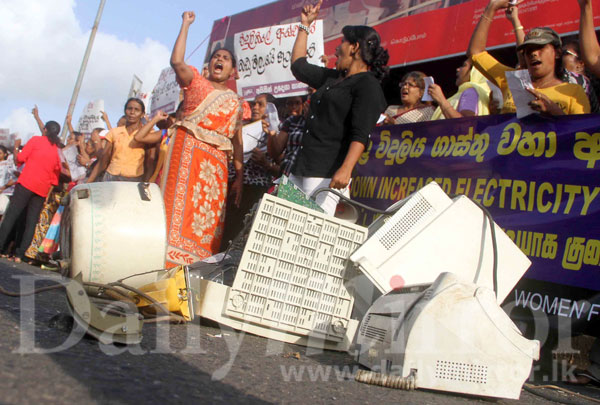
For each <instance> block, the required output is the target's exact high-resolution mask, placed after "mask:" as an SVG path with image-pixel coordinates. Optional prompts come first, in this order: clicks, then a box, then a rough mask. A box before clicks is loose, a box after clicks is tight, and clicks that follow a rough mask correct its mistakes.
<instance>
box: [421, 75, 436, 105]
mask: <svg viewBox="0 0 600 405" xmlns="http://www.w3.org/2000/svg"><path fill="white" fill-rule="evenodd" d="M423 81H424V82H425V89H424V90H423V97H421V101H433V99H432V98H431V96H430V95H429V86H431V85H432V84H434V83H435V82H434V80H433V77H431V76H426V77H424V78H423Z"/></svg>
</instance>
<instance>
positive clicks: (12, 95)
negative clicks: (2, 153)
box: [0, 0, 272, 139]
mask: <svg viewBox="0 0 600 405" xmlns="http://www.w3.org/2000/svg"><path fill="white" fill-rule="evenodd" d="M271 2H272V1H269V0H244V1H241V0H228V1H204V0H202V1H200V0H169V1H164V0H163V1H159V0H106V5H105V7H104V12H103V15H102V20H101V23H100V26H99V30H98V35H97V36H96V40H95V42H94V48H93V51H92V54H91V55H90V60H89V63H88V68H87V70H86V76H85V77H84V80H83V85H82V88H81V92H80V95H79V98H78V103H77V104H76V106H75V111H74V113H73V125H74V126H75V127H76V124H77V121H78V118H79V115H80V113H81V111H82V109H83V106H84V105H85V104H86V103H87V102H88V101H91V100H95V99H103V100H104V102H105V109H106V111H107V112H108V114H109V117H110V119H111V121H112V122H113V124H114V123H115V122H116V121H117V120H118V118H119V117H120V115H121V111H122V107H123V106H122V105H123V103H124V102H125V99H126V97H127V92H128V90H129V86H130V84H131V79H132V77H133V75H134V74H136V75H137V76H139V77H140V78H141V79H142V80H143V81H144V85H143V90H144V91H150V90H151V89H152V88H153V87H154V85H155V83H156V80H157V78H158V74H159V73H160V70H161V69H162V68H164V67H167V66H168V64H169V56H170V52H171V48H172V46H173V43H174V41H175V38H176V37H177V33H178V32H179V27H180V24H181V14H182V12H183V11H186V10H193V11H195V12H196V21H195V23H194V25H193V26H192V27H191V29H190V35H189V37H188V47H187V49H188V54H189V52H191V51H192V50H193V49H194V48H196V46H198V45H199V44H200V42H201V41H202V40H203V39H204V38H205V37H206V36H207V35H209V34H210V31H211V29H212V25H213V22H214V21H215V20H217V19H221V18H223V17H225V16H228V15H233V14H237V13H240V12H243V11H245V10H248V9H251V8H254V7H258V6H261V5H264V4H268V3H271ZM99 4H100V0H85V1H84V0H77V1H75V0H52V1H48V0H27V1H25V2H24V1H22V0H3V1H1V2H0V26H2V27H3V30H1V31H0V49H3V53H4V55H3V63H2V65H3V68H2V69H0V94H2V97H1V98H0V128H9V129H10V130H11V132H17V133H18V134H19V135H20V137H21V138H24V139H27V138H29V136H31V135H32V134H37V133H38V131H37V126H36V124H35V121H34V120H33V117H32V116H31V109H32V107H33V106H34V104H37V106H38V108H39V111H40V116H41V118H42V120H44V121H47V120H50V119H53V120H56V121H58V122H59V123H60V124H61V125H62V123H63V121H64V117H65V114H66V111H67V107H68V104H69V101H70V98H71V93H72V92H73V86H74V84H75V80H76V78H77V72H78V70H79V66H80V65H81V60H82V58H83V54H84V51H85V47H86V45H87V41H88V38H89V33H90V30H91V28H92V26H93V23H94V19H95V17H96V13H97V11H98V6H99ZM205 52H206V43H205V44H204V45H203V46H202V47H201V48H200V49H198V51H196V53H195V54H194V55H193V56H192V57H191V58H190V59H188V62H189V63H190V64H193V65H196V66H201V65H202V62H203V60H204V56H205Z"/></svg>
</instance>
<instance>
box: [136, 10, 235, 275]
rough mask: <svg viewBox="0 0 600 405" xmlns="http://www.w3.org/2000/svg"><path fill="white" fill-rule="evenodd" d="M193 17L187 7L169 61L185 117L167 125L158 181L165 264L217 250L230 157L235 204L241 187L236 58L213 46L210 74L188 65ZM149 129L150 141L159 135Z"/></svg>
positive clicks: (192, 259) (187, 260)
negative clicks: (233, 80) (231, 83)
mask: <svg viewBox="0 0 600 405" xmlns="http://www.w3.org/2000/svg"><path fill="white" fill-rule="evenodd" d="M194 19H195V14H194V12H192V11H186V12H184V13H183V15H182V23H181V30H180V31H179V36H178V37H177V41H176V42H175V46H174V47H173V53H172V55H171V66H172V67H173V70H175V74H176V77H177V83H179V86H181V88H182V89H183V116H184V118H183V119H182V120H180V121H177V122H175V124H174V125H173V126H172V127H171V129H170V130H169V135H170V136H169V137H168V139H169V140H168V149H167V155H166V158H165V159H164V165H163V168H162V177H161V181H160V186H161V190H162V193H163V199H164V202H165V210H166V215H167V245H168V246H167V259H166V266H167V268H168V267H173V266H176V265H179V264H191V263H194V262H196V261H199V260H202V259H204V258H206V257H209V256H212V255H213V254H214V253H217V252H218V249H219V245H220V243H221V236H222V234H223V224H224V219H225V216H224V210H225V197H226V195H227V162H228V159H231V158H233V161H234V166H235V171H236V178H235V181H234V183H233V184H232V186H231V190H229V192H230V193H235V197H236V203H237V204H239V201H240V199H241V190H242V180H243V148H242V135H241V124H242V102H241V101H240V99H239V97H238V95H237V94H236V93H234V92H233V91H231V90H230V89H228V88H227V86H226V82H227V80H228V79H229V78H230V77H231V76H233V75H234V74H235V59H234V56H233V54H232V53H231V52H230V51H228V50H226V49H220V50H217V51H215V52H214V53H213V55H212V56H211V58H210V61H209V64H208V78H204V77H202V75H201V74H200V73H199V72H198V70H197V69H196V68H194V67H193V66H189V65H187V64H186V63H185V61H184V55H185V47H186V41H187V34H188V30H189V27H190V25H191V24H192V23H193V22H194ZM144 132H146V131H144ZM148 132H149V131H148ZM150 135H152V134H150V133H149V134H148V136H149V138H148V139H144V140H145V141H146V142H148V143H153V142H157V141H158V139H151V138H152V137H151V136H150ZM139 138H141V137H138V139H139ZM165 141H166V140H165Z"/></svg>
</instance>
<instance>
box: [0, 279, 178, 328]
mask: <svg viewBox="0 0 600 405" xmlns="http://www.w3.org/2000/svg"><path fill="white" fill-rule="evenodd" d="M83 285H84V286H91V287H95V288H104V289H107V290H110V291H112V292H114V293H115V294H116V295H118V297H120V298H122V299H118V301H121V300H123V299H124V300H127V301H129V302H132V303H133V301H132V300H131V298H130V297H127V296H125V295H123V294H122V293H121V292H120V291H119V289H118V288H116V287H120V288H122V289H124V290H128V291H132V292H134V293H135V294H138V295H139V296H141V297H143V298H144V299H146V300H148V301H149V302H150V303H151V305H152V306H156V307H157V308H158V309H159V310H160V311H161V312H162V313H163V316H160V317H157V318H161V320H169V321H173V322H178V323H184V322H185V318H184V317H182V316H179V315H176V314H173V313H172V312H170V311H169V310H168V309H167V308H165V307H164V306H163V305H162V304H161V303H160V302H158V301H156V300H155V299H154V298H152V297H150V296H149V295H148V294H146V293H144V292H143V291H140V290H138V289H137V288H134V287H131V286H129V285H127V284H124V283H122V282H120V281H116V282H114V283H110V284H100V283H93V282H84V283H83ZM64 287H65V285H64V284H61V283H58V282H57V284H55V285H51V286H46V287H41V288H37V289H35V290H32V291H27V292H16V291H10V290H7V289H5V288H3V287H1V286H0V294H4V295H7V296H9V297H25V296H29V295H34V294H40V293H43V292H47V291H52V290H58V289H61V288H64ZM155 322H160V320H157V321H155Z"/></svg>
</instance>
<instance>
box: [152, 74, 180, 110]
mask: <svg viewBox="0 0 600 405" xmlns="http://www.w3.org/2000/svg"><path fill="white" fill-rule="evenodd" d="M178 105H179V84H177V80H176V78H175V71H174V70H173V69H172V68H170V67H168V68H165V69H163V70H162V72H160V76H159V78H158V83H156V86H154V90H152V97H151V98H150V116H151V117H152V116H154V114H156V112H157V111H159V110H162V111H164V112H166V113H167V114H170V113H172V112H175V111H176V110H177V106H178Z"/></svg>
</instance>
